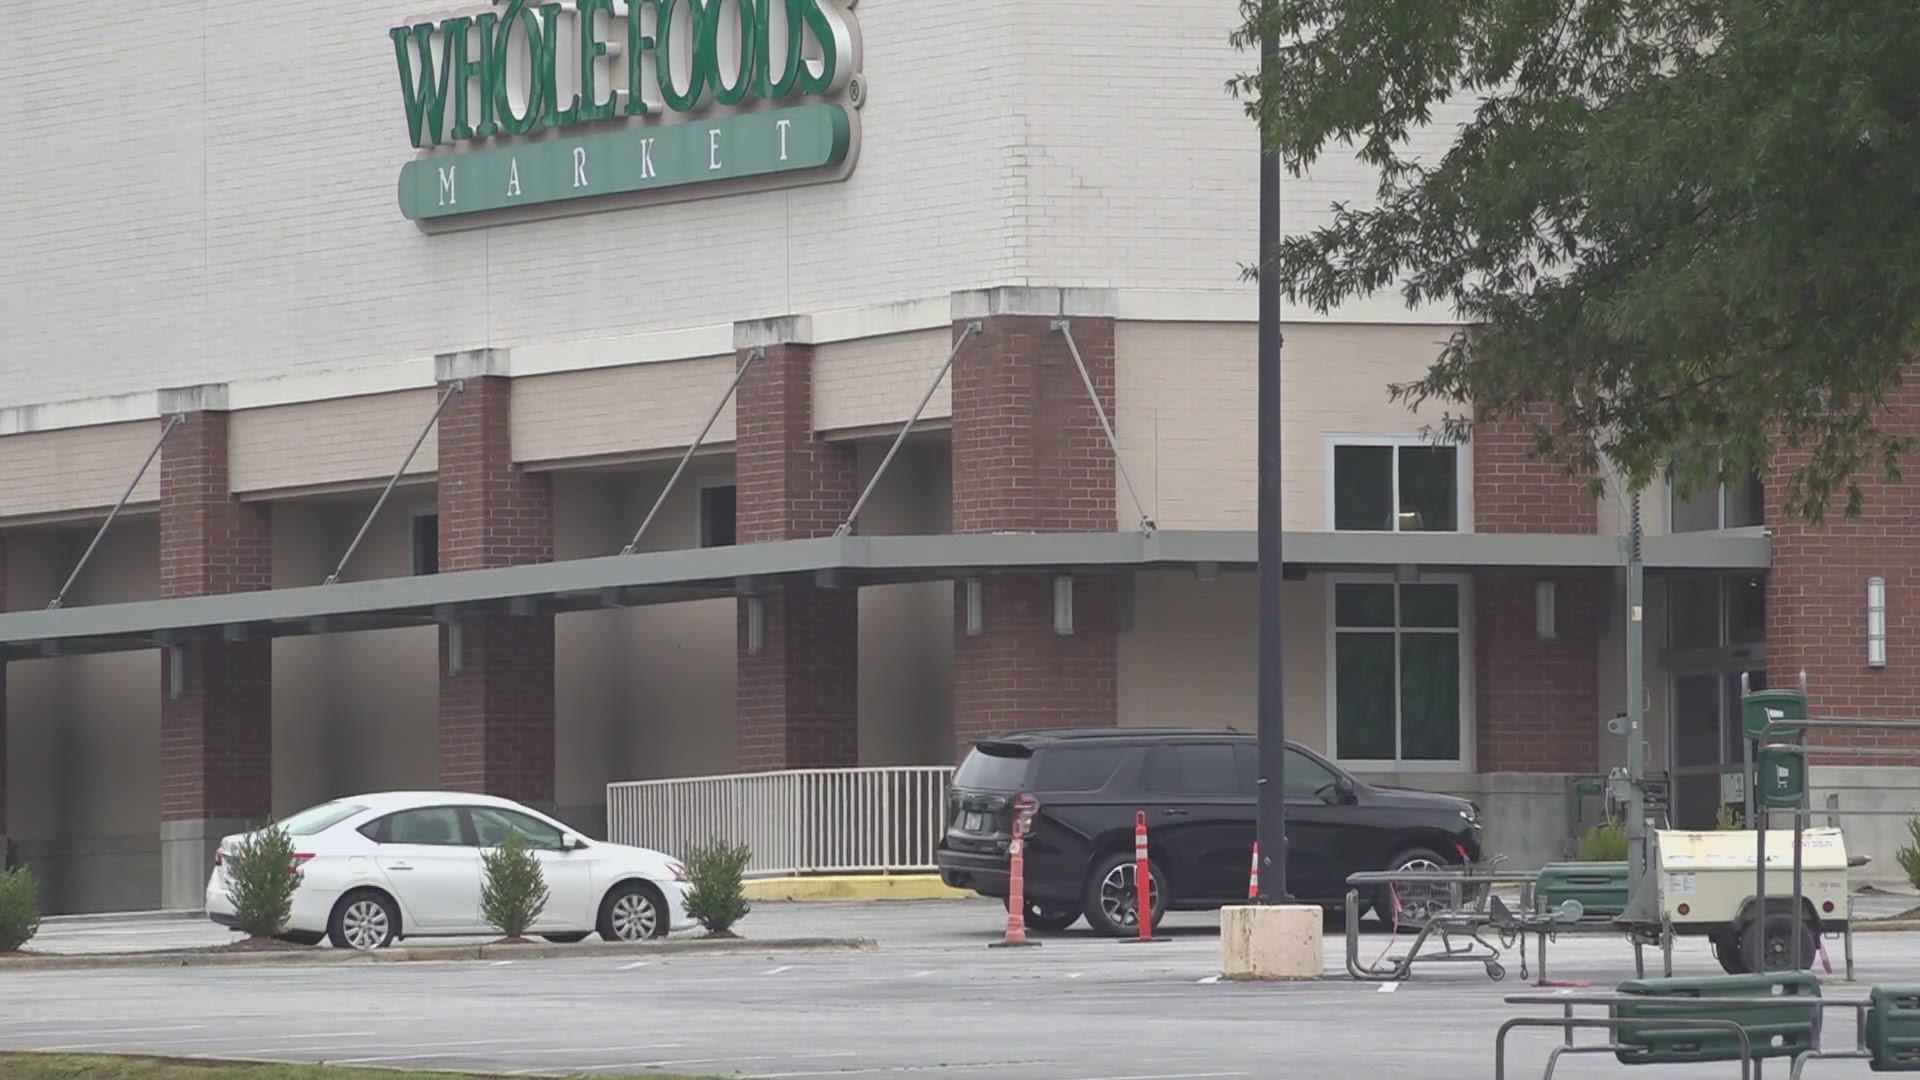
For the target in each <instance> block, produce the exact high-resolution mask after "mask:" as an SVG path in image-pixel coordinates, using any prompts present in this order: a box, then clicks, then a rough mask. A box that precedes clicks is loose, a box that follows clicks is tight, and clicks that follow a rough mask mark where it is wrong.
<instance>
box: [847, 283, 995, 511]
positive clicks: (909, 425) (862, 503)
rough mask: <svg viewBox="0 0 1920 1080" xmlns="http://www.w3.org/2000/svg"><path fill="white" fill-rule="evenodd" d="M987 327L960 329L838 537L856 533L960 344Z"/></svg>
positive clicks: (975, 323)
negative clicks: (888, 470) (861, 518)
mask: <svg viewBox="0 0 1920 1080" xmlns="http://www.w3.org/2000/svg"><path fill="white" fill-rule="evenodd" d="M985 328H986V327H985V325H984V324H983V323H981V322H980V321H978V320H975V321H973V322H970V323H968V324H967V325H966V327H965V328H964V329H962V330H961V331H960V337H959V339H958V340H956V341H955V342H954V343H953V348H952V349H950V350H948V352H947V362H946V363H944V364H941V365H940V370H939V371H937V372H935V373H934V376H933V381H932V382H929V383H928V384H927V392H926V393H924V394H921V395H920V404H918V405H915V406H914V407H913V415H912V416H909V417H907V422H906V424H905V425H904V426H903V427H901V429H900V434H898V435H896V436H894V439H893V445H892V446H889V447H888V448H887V456H886V457H883V458H881V459H880V467H879V468H877V469H875V470H873V478H872V479H870V480H868V481H867V486H866V487H865V488H864V489H862V490H861V492H860V497H859V498H858V499H856V500H854V503H853V509H852V510H850V511H848V512H847V520H845V521H843V522H841V523H840V527H839V528H837V529H835V530H833V535H834V536H835V537H841V536H848V535H851V534H852V532H853V525H854V523H855V522H856V521H859V520H860V511H861V510H862V509H864V508H865V507H866V505H867V499H868V498H870V497H871V496H872V495H873V489H874V488H875V487H877V486H878V485H879V483H880V478H881V477H883V476H885V475H887V466H889V465H891V464H893V456H894V455H895V454H898V453H899V452H900V444H901V443H904V442H906V441H907V436H908V435H911V434H912V433H913V425H915V424H917V423H919V422H920V414H921V413H924V412H926V411H927V402H929V401H932V400H933V392H934V391H935V390H938V389H940V384H941V383H942V382H944V381H946V378H947V372H949V371H951V370H953V358H954V357H956V356H959V355H960V347H961V346H963V345H965V344H966V343H967V339H968V338H970V337H972V336H973V335H975V334H977V333H979V332H980V331H982V330H984V329H985Z"/></svg>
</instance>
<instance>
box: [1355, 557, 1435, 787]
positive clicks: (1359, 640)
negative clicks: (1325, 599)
mask: <svg viewBox="0 0 1920 1080" xmlns="http://www.w3.org/2000/svg"><path fill="white" fill-rule="evenodd" d="M1464 592H1465V589H1464V583H1463V582H1462V581H1460V580H1439V581H1434V580H1427V581H1421V582H1419V583H1404V584H1396V583H1394V582H1392V581H1388V580H1377V581H1363V580H1336V581H1335V582H1334V584H1333V608H1334V618H1333V631H1332V633H1333V681H1334V694H1333V702H1332V711H1333V745H1334V754H1335V756H1336V757H1337V758H1338V759H1339V760H1341V761H1346V762H1379V763H1388V764H1396V765H1401V764H1410V763H1449V764H1458V763H1461V762H1463V761H1464V748H1465V746H1466V742H1467V739H1466V732H1465V731H1464V725H1463V719H1464V717H1465V716H1466V690H1467V686H1466V678H1467V676H1466V672H1467V664H1466V640H1465V634H1464V633H1463V629H1462V628H1463V626H1464V625H1465V621H1466V619H1465V614H1466V603H1465V598H1464V595H1463V594H1464Z"/></svg>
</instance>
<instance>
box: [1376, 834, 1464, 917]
mask: <svg viewBox="0 0 1920 1080" xmlns="http://www.w3.org/2000/svg"><path fill="white" fill-rule="evenodd" d="M1446 868H1447V860H1446V859H1445V858H1443V857H1442V856H1440V855H1439V854H1438V853H1436V852H1434V851H1431V850H1429V849H1427V848H1408V849H1407V850H1405V851H1402V852H1401V853H1400V854H1398V855H1395V856H1394V857H1393V858H1391V859H1389V860H1387V869H1388V870H1396V871H1397V870H1445V869H1446ZM1396 889H1398V891H1399V894H1400V896H1399V904H1398V915H1397V916H1396V914H1395V902H1394V891H1395V890H1396ZM1446 904H1447V887H1446V886H1445V885H1398V886H1395V885H1382V886H1380V888H1379V890H1378V892H1377V893H1376V894H1375V896H1374V901H1373V912H1374V914H1375V915H1377V916H1378V917H1379V918H1380V921H1381V922H1384V923H1387V924H1388V925H1392V924H1393V923H1394V922H1395V921H1396V918H1397V920H1398V922H1399V924H1400V925H1401V926H1414V927H1418V926H1425V925H1426V924H1427V920H1429V919H1431V918H1433V916H1434V914H1435V912H1437V911H1438V910H1440V909H1441V908H1444V907H1445V906H1446Z"/></svg>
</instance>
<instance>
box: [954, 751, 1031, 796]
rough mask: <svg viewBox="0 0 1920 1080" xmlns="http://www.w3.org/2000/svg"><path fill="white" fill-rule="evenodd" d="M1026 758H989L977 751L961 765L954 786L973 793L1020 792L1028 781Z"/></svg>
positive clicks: (1013, 756)
mask: <svg viewBox="0 0 1920 1080" xmlns="http://www.w3.org/2000/svg"><path fill="white" fill-rule="evenodd" d="M1028 760H1029V758H1028V757H1027V755H1025V754H1020V755H1018V756H1015V755H1010V754H989V753H987V752H985V751H983V750H981V749H979V748H978V747H975V748H974V750H973V752H972V753H970V754H968V755H967V760H965V761H963V762H961V763H960V768H959V770H958V771H956V772H955V773H954V774H953V786H954V787H957V788H971V789H973V790H975V791H1019V790H1020V785H1021V784H1022V783H1024V782H1025V781H1026V778H1027V762H1028Z"/></svg>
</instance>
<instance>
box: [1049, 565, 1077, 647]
mask: <svg viewBox="0 0 1920 1080" xmlns="http://www.w3.org/2000/svg"><path fill="white" fill-rule="evenodd" d="M1053 632H1054V633H1056V634H1059V635H1060V636H1061V637H1068V636H1070V635H1072V633H1073V578H1071V577H1069V576H1067V575H1066V574H1061V575H1060V576H1059V577H1057V578H1054V579H1053Z"/></svg>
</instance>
